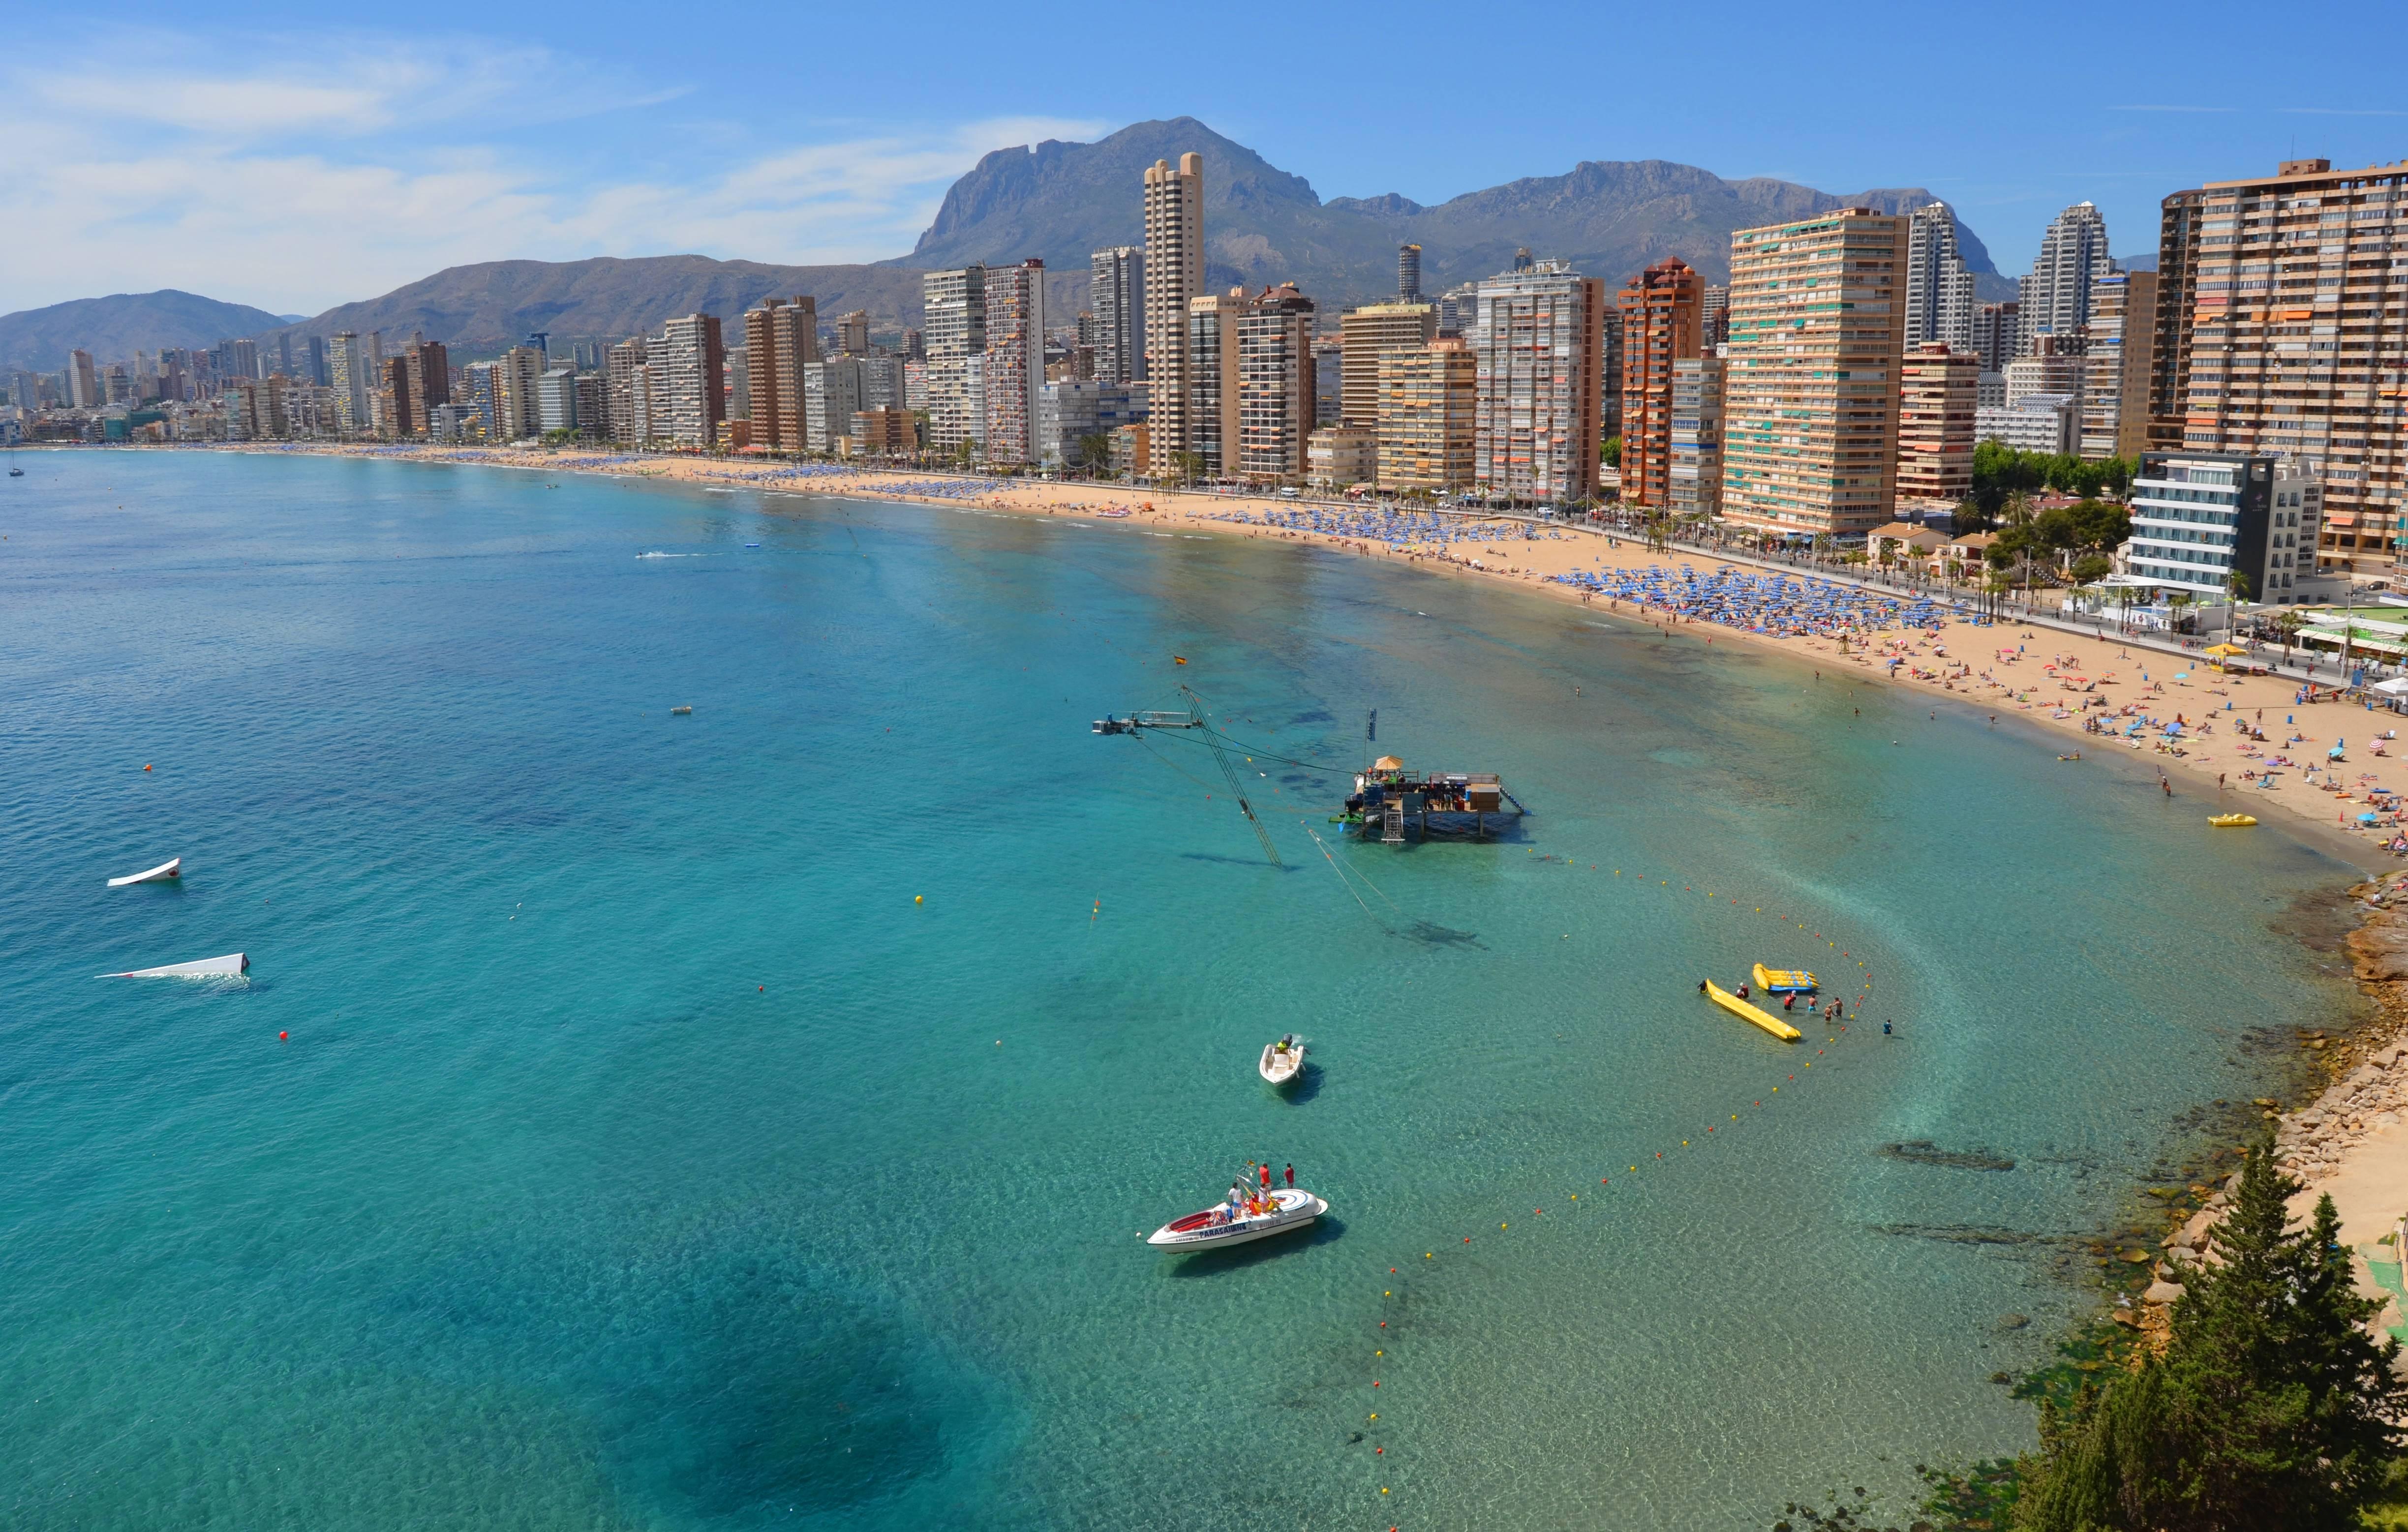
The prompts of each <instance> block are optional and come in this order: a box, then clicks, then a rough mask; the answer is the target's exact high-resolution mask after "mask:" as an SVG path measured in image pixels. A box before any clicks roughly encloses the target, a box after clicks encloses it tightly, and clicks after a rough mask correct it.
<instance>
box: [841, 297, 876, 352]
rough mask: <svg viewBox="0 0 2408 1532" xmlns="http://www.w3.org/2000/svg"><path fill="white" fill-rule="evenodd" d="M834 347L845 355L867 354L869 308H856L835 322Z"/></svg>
mask: <svg viewBox="0 0 2408 1532" xmlns="http://www.w3.org/2000/svg"><path fill="white" fill-rule="evenodd" d="M836 349H837V350H838V351H842V352H843V353H844V354H845V355H847V356H867V355H868V354H869V310H868V309H867V308H856V309H854V310H853V312H851V313H849V314H840V315H839V316H838V317H837V322H836Z"/></svg>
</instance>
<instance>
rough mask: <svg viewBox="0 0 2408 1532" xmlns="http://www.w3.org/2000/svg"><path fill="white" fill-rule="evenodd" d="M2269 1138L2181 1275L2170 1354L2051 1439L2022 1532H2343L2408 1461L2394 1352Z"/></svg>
mask: <svg viewBox="0 0 2408 1532" xmlns="http://www.w3.org/2000/svg"><path fill="white" fill-rule="evenodd" d="M2273 1162H2274V1155H2273V1140H2272V1136H2271V1135H2269V1136H2267V1137H2265V1138H2261V1139H2260V1140H2259V1142H2258V1143H2257V1146H2256V1147H2255V1148H2254V1149H2253V1151H2252V1152H2251V1153H2250V1155H2249V1158H2248V1161H2247V1162H2246V1164H2245V1165H2244V1166H2243V1169H2242V1174H2241V1180H2240V1182H2239V1184H2238V1186H2237V1187H2236V1188H2235V1190H2234V1195H2233V1199H2232V1205H2231V1209H2230V1210H2229V1212H2228V1214H2227V1215H2226V1218H2225V1221H2224V1222H2223V1224H2220V1225H2218V1226H2217V1228H2216V1229H2215V1230H2214V1235H2213V1236H2212V1238H2214V1248H2215V1251H2216V1253H2217V1254H2219V1255H2220V1256H2221V1257H2222V1264H2221V1265H2220V1266H2201V1267H2199V1268H2197V1269H2196V1270H2192V1271H2188V1272H2186V1273H2185V1277H2186V1289H2185V1293H2184V1296H2183V1297H2182V1298H2181V1299H2180V1300H2178V1301H2177V1302H2176V1303H2175V1305H2174V1309H2173V1314H2172V1324H2171V1335H2170V1338H2169V1340H2168V1343H2167V1347H2166V1353H2165V1355H2164V1356H2163V1357H2162V1358H2160V1359H2156V1360H2151V1361H2147V1362H2144V1363H2143V1365H2142V1366H2141V1367H2138V1368H2137V1369H2135V1370H2134V1371H2132V1372H2130V1373H2128V1374H2125V1375H2123V1376H2120V1377H2118V1378H2116V1379H2114V1381H2112V1382H2110V1383H2109V1384H2108V1385H2107V1387H2106V1388H2105V1389H2103V1390H2101V1391H2100V1394H2099V1395H2098V1396H2096V1397H2095V1399H2092V1400H2089V1401H2086V1402H2085V1405H2084V1406H2083V1407H2082V1408H2080V1409H2079V1410H2077V1411H2076V1419H2075V1420H2073V1421H2072V1422H2071V1423H2070V1424H2067V1425H2065V1426H2064V1428H2063V1429H2061V1430H2059V1431H2057V1432H2055V1433H2053V1439H2052V1440H2050V1441H2048V1442H2047V1443H2046V1444H2045V1453H2046V1456H2045V1461H2044V1462H2043V1464H2042V1467H2041V1468H2040V1471H2039V1473H2038V1474H2037V1475H2036V1476H2035V1479H2034V1482H2033V1483H2032V1484H2031V1486H2030V1488H2029V1489H2028V1491H2027V1492H2026V1493H2025V1495H2024V1496H2023V1497H2022V1500H2021V1502H2020V1504H2019V1507H2018V1515H2017V1521H2018V1524H2019V1525H2021V1526H2023V1527H2024V1528H2026V1529H2027V1532H2253V1529H2257V1528H2262V1527H2276V1526H2279V1527H2284V1528H2290V1529H2297V1532H2328V1529H2330V1532H2346V1529H2350V1528H2355V1527H2356V1526H2357V1525H2358V1508H2359V1507H2361V1506H2363V1505H2365V1504H2366V1503H2367V1502H2368V1501H2369V1500H2370V1499H2371V1498H2372V1496H2373V1495H2374V1493H2375V1492H2376V1491H2377V1489H2378V1488H2379V1487H2380V1485H2381V1483H2382V1481H2383V1478H2384V1474H2385V1472H2386V1468H2388V1466H2389V1464H2390V1462H2391V1461H2392V1459H2393V1458H2394V1457H2395V1456H2396V1455H2397V1453H2398V1452H2399V1450H2400V1445H2401V1443H2400V1434H2399V1426H2398V1425H2397V1422H2398V1421H2399V1418H2400V1415H2401V1410H2402V1407H2403V1405H2408V1390H2403V1388H2402V1386H2401V1382H2399V1380H2397V1379H2396V1378H2395V1377H2394V1376H2393V1375H2392V1371H2391V1364H2392V1361H2393V1360H2394V1358H2395V1357H2396V1356H2397V1355H2398V1354H2399V1350H2400V1348H2399V1345H2398V1343H2397V1342H2395V1341H2391V1340H2387V1339H2386V1340H2383V1341H2380V1342H2378V1341H2377V1340H2375V1339H2374V1338H2373V1337H2372V1336H2370V1335H2369V1334H2368V1333H2367V1331H2366V1329H2365V1328H2364V1326H2365V1323H2366V1321H2367V1320H2368V1319H2370V1318H2372V1315H2373V1314H2374V1313H2375V1311H2376V1310H2378V1309H2379V1308H2380V1307H2381V1306H2380V1305H2379V1304H2376V1303H2373V1302H2372V1301H2370V1300H2368V1299H2365V1298H2361V1297H2359V1296H2358V1294H2357V1292H2356V1289H2355V1286H2354V1284H2353V1282H2352V1281H2351V1277H2350V1258H2349V1253H2348V1252H2347V1251H2345V1250H2343V1248H2341V1243H2340V1235H2341V1221H2340V1218H2339V1216H2338V1215H2337V1214H2335V1212H2334V1211H2333V1206H2332V1199H2331V1198H2330V1197H2325V1198H2323V1199H2321V1200H2320V1201H2319V1202H2318V1204H2317V1206H2316V1211H2315V1217H2314V1218H2313V1219H2312V1220H2310V1222H2309V1224H2308V1226H2307V1227H2306V1228H2304V1229H2301V1230H2299V1231H2297V1232H2293V1231H2292V1230H2291V1229H2290V1227H2289V1223H2290V1219H2289V1211H2288V1209H2287V1207H2286V1203H2287V1202H2288V1200H2289V1198H2290V1197H2292V1196H2295V1195H2297V1194H2298V1192H2299V1190H2300V1188H2299V1184H2298V1182H2296V1181H2292V1180H2290V1179H2289V1178H2288V1177H2286V1176H2285V1175H2283V1174H2282V1173H2281V1172H2279V1171H2277V1170H2276V1169H2275V1168H2274V1163H2273Z"/></svg>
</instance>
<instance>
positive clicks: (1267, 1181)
mask: <svg viewBox="0 0 2408 1532" xmlns="http://www.w3.org/2000/svg"><path fill="white" fill-rule="evenodd" d="M1270 1189H1271V1167H1269V1166H1268V1165H1266V1166H1264V1167H1263V1190H1264V1191H1266V1192H1268V1191H1269V1190H1270Z"/></svg>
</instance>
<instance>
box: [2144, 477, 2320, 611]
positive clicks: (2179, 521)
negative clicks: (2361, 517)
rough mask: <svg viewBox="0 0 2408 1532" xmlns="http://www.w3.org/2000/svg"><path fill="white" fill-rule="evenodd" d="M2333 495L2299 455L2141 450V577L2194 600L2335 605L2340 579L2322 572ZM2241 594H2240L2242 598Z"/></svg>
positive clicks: (2161, 587)
mask: <svg viewBox="0 0 2408 1532" xmlns="http://www.w3.org/2000/svg"><path fill="white" fill-rule="evenodd" d="M2328 499H2329V496H2328V495H2327V494H2325V493H2324V490H2323V487H2322V486H2320V485H2319V484H2318V483H2317V482H2316V480H2315V475H2314V474H2313V473H2311V472H2309V471H2308V470H2307V469H2306V468H2304V467H2302V466H2301V465H2300V463H2299V461H2298V460H2297V459H2295V458H2289V457H2278V456H2274V455H2272V454H2263V453H2249V452H2189V451H2186V452H2143V454H2142V455H2141V461H2140V464H2139V471H2138V472H2137V473H2136V474H2135V475H2134V476H2133V479H2132V486H2131V496H2130V504H2131V511H2132V544H2131V554H2130V565H2131V572H2132V576H2133V578H2134V579H2135V580H2140V581H2143V582H2144V583H2146V584H2150V585H2154V586H2157V587H2159V588H2160V589H2164V590H2169V591H2173V592H2179V593H2182V594H2190V595H2201V596H2220V595H2227V594H2238V595H2239V596H2240V597H2241V599H2243V600H2244V601H2265V602H2272V603H2276V604H2281V603H2285V602H2297V601H2329V600H2332V599H2334V598H2335V597H2337V596H2342V595H2344V594H2346V593H2347V589H2348V581H2347V580H2346V578H2344V577H2341V576H2319V575H2318V574H2317V572H2316V567H2317V565H2316V545H2317V543H2318V542H2319V541H2320V540H2321V539H2320V538H2319V536H2318V530H2319V529H2318V523H2319V521H2320V519H2321V517H2322V516H2323V515H2329V514H2330V512H2329V508H2326V507H2325V506H2324V505H2322V504H2320V502H2323V501H2326V500H2328ZM2236 587H2237V591H2236Z"/></svg>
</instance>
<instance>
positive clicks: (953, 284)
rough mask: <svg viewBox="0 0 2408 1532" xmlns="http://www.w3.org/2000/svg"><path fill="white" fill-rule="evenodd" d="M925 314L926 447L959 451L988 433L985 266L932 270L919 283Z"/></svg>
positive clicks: (944, 450)
mask: <svg viewBox="0 0 2408 1532" xmlns="http://www.w3.org/2000/svg"><path fill="white" fill-rule="evenodd" d="M920 287H921V294H922V299H923V303H924V306H925V308H926V309H927V318H926V319H925V321H924V322H925V325H926V327H927V328H926V343H927V347H928V446H929V447H930V448H931V449H932V450H934V451H939V452H953V451H960V449H961V446H962V444H963V443H964V442H974V441H977V440H979V439H981V438H982V437H983V436H984V434H985V432H986V403H985V399H984V397H983V394H984V390H983V388H982V385H981V377H980V374H981V373H982V369H983V368H984V366H985V365H986V267H984V266H978V265H973V266H963V267H961V268H960V269H958V270H954V271H931V272H929V273H928V274H927V275H926V276H925V277H923V278H922V279H920Z"/></svg>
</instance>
